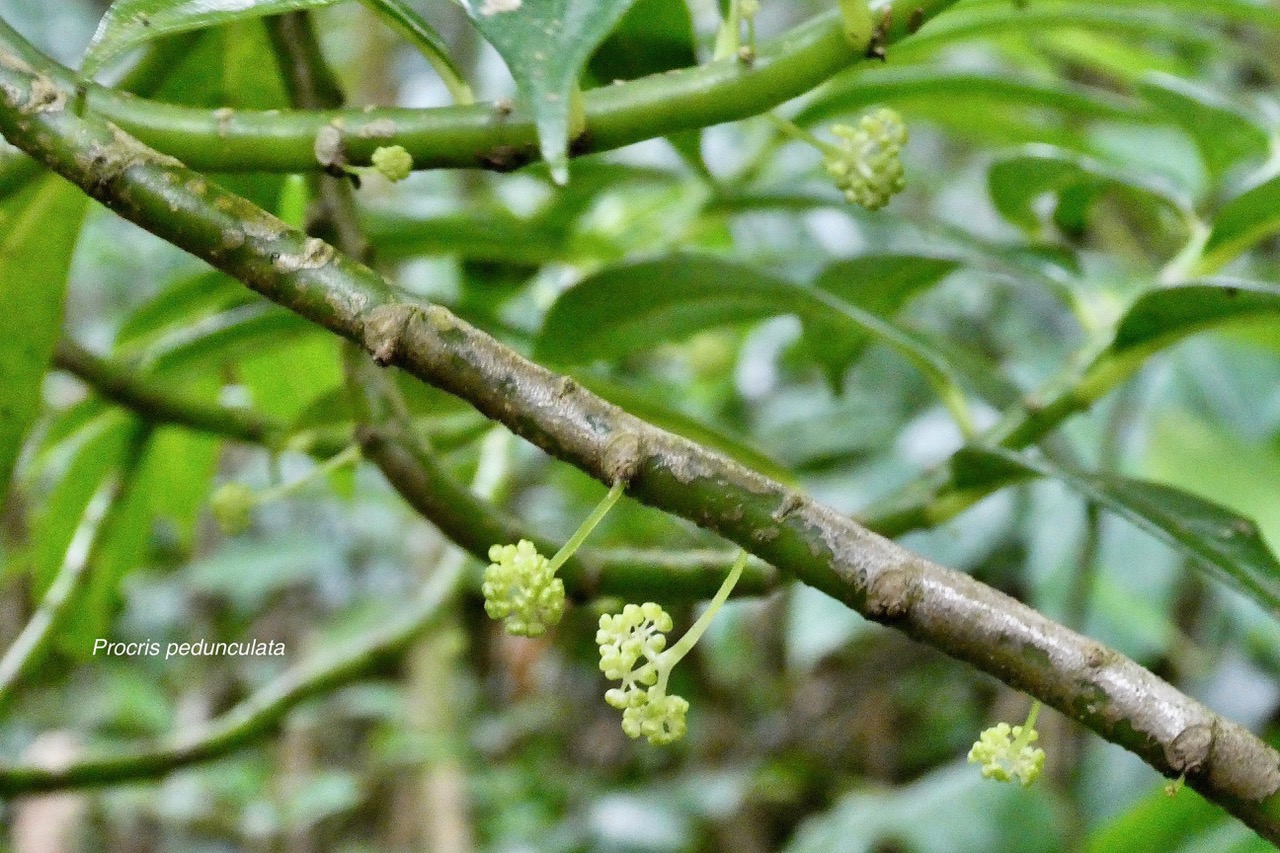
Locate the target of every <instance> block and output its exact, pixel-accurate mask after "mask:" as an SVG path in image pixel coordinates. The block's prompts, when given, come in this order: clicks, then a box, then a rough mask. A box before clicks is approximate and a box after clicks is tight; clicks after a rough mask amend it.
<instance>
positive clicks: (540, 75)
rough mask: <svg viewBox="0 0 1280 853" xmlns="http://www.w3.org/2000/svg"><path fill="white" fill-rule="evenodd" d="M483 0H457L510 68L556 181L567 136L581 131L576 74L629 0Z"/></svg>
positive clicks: (562, 172)
mask: <svg viewBox="0 0 1280 853" xmlns="http://www.w3.org/2000/svg"><path fill="white" fill-rule="evenodd" d="M485 2H488V0H463V5H464V6H465V7H466V8H467V11H468V13H469V14H470V15H471V20H472V21H474V22H475V25H476V28H477V29H479V30H480V32H481V33H482V34H483V35H484V37H485V38H486V39H487V40H488V41H489V43H490V44H492V45H493V46H494V48H495V49H496V50H497V51H498V53H499V54H500V55H501V56H502V58H503V59H504V60H505V61H506V63H507V67H508V68H509V69H510V70H511V76H512V77H513V78H515V81H516V86H517V88H518V89H519V94H520V101H521V103H522V104H523V105H524V107H525V108H526V109H528V110H529V112H531V113H532V114H533V118H534V123H535V124H536V125H537V127H538V144H539V147H540V148H541V150H542V158H543V159H544V160H546V161H547V164H548V165H549V166H550V167H551V174H552V176H553V177H554V178H555V180H556V182H557V183H564V182H565V181H567V180H568V176H569V156H568V155H569V138H570V136H576V135H577V134H578V133H580V132H581V131H582V129H583V128H582V127H579V126H576V125H577V123H578V122H579V121H580V115H581V109H582V107H581V103H580V98H581V94H580V90H579V88H578V76H579V75H580V74H581V73H582V70H583V68H584V67H585V66H586V64H587V61H588V60H589V59H590V58H591V54H592V53H594V52H595V49H596V47H598V46H599V45H600V43H601V42H603V41H604V40H605V38H606V37H607V36H608V35H609V33H611V32H612V31H613V28H614V26H616V25H617V23H618V21H620V20H621V19H622V16H623V15H624V14H626V12H627V9H628V8H630V6H631V3H632V0H525V2H524V3H523V5H520V6H519V7H518V8H516V9H513V10H511V11H500V12H490V13H488V14H486V11H488V10H487V9H486V7H485V5H483V4H484V3H485Z"/></svg>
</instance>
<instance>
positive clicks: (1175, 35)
mask: <svg viewBox="0 0 1280 853" xmlns="http://www.w3.org/2000/svg"><path fill="white" fill-rule="evenodd" d="M1197 11H1199V10H1197ZM1205 22H1206V19H1205V18H1203V17H1201V16H1191V15H1186V16H1179V15H1170V14H1152V10H1150V9H1133V10H1129V9H1115V8H1111V4H1101V3H1061V2H1053V0H1038V1H1037V2H1034V3H1028V4H1027V5H1026V6H1024V7H1021V8H1011V7H1010V5H1009V4H1007V3H991V4H985V5H984V4H974V5H973V6H969V7H964V8H960V9H956V10H954V11H952V12H949V13H948V14H946V15H940V16H938V17H937V18H936V19H935V20H932V21H930V22H929V24H928V26H926V27H925V28H924V29H923V30H921V32H920V33H918V34H917V35H915V36H912V37H911V38H910V39H907V40H906V41H904V42H903V43H902V44H900V45H895V46H894V48H893V49H892V50H891V51H890V52H889V58H890V59H891V60H895V61H899V60H900V61H915V60H917V59H921V58H923V57H925V56H928V55H930V54H932V53H933V52H934V51H936V50H938V49H939V48H943V47H946V46H948V45H952V44H955V43H956V42H959V41H965V40H969V39H976V38H990V37H1006V38H1010V39H1026V38H1028V37H1031V38H1043V37H1044V36H1045V35H1046V34H1053V35H1055V36H1056V35H1059V34H1062V32H1063V31H1066V32H1067V33H1070V32H1071V31H1081V30H1083V31H1097V32H1102V33H1107V34H1109V35H1116V36H1121V37H1125V38H1126V39H1130V40H1132V41H1134V42H1139V43H1141V42H1143V41H1146V40H1148V39H1158V40H1162V41H1166V42H1170V43H1172V44H1176V45H1188V46H1192V47H1198V48H1204V49H1209V48H1213V47H1215V46H1217V47H1220V48H1221V47H1223V46H1222V45H1220V44H1215V42H1216V41H1217V36H1218V35H1219V34H1218V33H1217V32H1216V31H1215V30H1214V29H1213V28H1212V27H1207V26H1203V25H1202V26H1197V24H1203V23H1205ZM1045 44H1046V47H1048V46H1052V45H1053V44H1054V39H1052V38H1051V39H1047V40H1046V42H1045Z"/></svg>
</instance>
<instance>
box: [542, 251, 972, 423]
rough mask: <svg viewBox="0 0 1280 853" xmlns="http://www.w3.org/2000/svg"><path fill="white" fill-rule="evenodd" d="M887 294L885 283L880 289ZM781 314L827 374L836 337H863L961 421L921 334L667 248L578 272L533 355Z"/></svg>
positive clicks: (955, 380) (562, 356)
mask: <svg viewBox="0 0 1280 853" xmlns="http://www.w3.org/2000/svg"><path fill="white" fill-rule="evenodd" d="M882 257H884V256H869V259H868V260H867V261H866V262H865V264H864V265H860V266H862V267H863V271H864V272H865V271H866V270H867V269H874V268H875V265H876V263H877V260H876V259H878V258H882ZM890 257H895V256H890ZM934 260H935V259H929V262H930V263H932V262H933V261H934ZM898 262H899V263H900V259H898ZM908 266H910V265H905V266H903V269H904V270H905V269H907V267H908ZM921 270H927V271H931V272H937V271H938V268H937V267H925V266H922V267H921V268H920V269H918V270H916V271H915V272H916V274H920V271H921ZM922 277H923V278H925V279H927V277H928V276H927V275H925V276H922ZM908 278H910V276H908ZM934 280H936V279H934ZM851 281H852V279H849V278H847V277H845V278H844V279H842V282H843V284H839V285H837V287H838V289H843V288H844V287H850V288H852V287H854V285H853V284H850V282H851ZM920 286H923V285H920ZM901 289H903V290H910V287H906V286H903V287H902V288H901ZM891 292H892V288H890V289H889V291H886V293H891ZM886 298H887V299H889V301H890V302H892V301H893V300H892V298H891V297H888V296H886ZM786 314H791V315H795V316H797V317H799V318H800V320H801V322H802V323H803V324H804V326H805V329H806V333H807V334H808V335H810V336H811V337H812V338H813V342H812V343H811V344H810V351H811V352H817V353H819V354H820V358H819V361H820V362H821V363H823V365H824V367H825V368H826V369H827V371H828V375H833V370H832V368H833V366H835V365H836V364H837V360H838V359H842V358H847V357H848V355H849V349H848V347H846V346H845V344H844V341H845V339H847V338H850V337H853V338H856V339H858V340H865V339H866V336H867V335H870V336H871V337H873V338H875V339H876V340H877V341H879V342H881V343H884V344H887V345H889V346H890V347H892V348H893V349H895V350H896V351H898V352H899V353H900V354H901V355H903V356H904V357H905V358H907V359H908V360H909V361H910V362H911V363H912V364H913V365H914V366H915V367H916V368H917V369H918V370H920V371H921V373H922V374H923V375H924V376H925V378H926V379H927V380H928V381H929V383H930V384H931V385H933V386H934V388H935V390H936V391H937V392H938V394H939V396H940V397H941V399H942V400H943V402H944V403H946V404H947V406H948V407H949V408H951V410H952V411H953V412H954V413H955V414H956V415H957V417H958V418H960V419H961V420H962V422H963V421H964V420H966V419H967V415H965V414H964V409H965V404H964V402H963V393H962V392H961V391H960V381H959V380H960V377H959V375H958V374H957V373H956V371H955V369H954V367H953V366H952V364H951V362H950V360H949V359H948V358H947V356H946V355H944V354H943V353H942V352H940V351H939V350H938V349H937V348H936V347H934V346H932V344H931V342H930V341H929V340H928V339H926V338H925V337H924V336H923V335H920V334H919V333H917V332H914V331H912V330H910V329H907V328H904V327H902V326H899V325H897V324H895V323H894V322H892V321H891V320H889V319H887V318H885V317H882V316H879V315H877V314H876V313H874V312H873V311H869V310H867V309H865V308H862V307H860V306H858V305H855V304H851V303H849V302H847V301H845V300H843V299H841V298H839V297H838V296H837V295H835V294H834V293H831V292H828V291H826V290H822V289H819V288H815V287H804V286H801V285H799V284H796V283H794V282H790V281H787V280H785V279H783V278H779V277H776V276H774V275H771V274H769V273H767V272H764V271H762V270H759V269H757V268H755V267H752V266H747V265H744V264H738V263H733V262H731V261H726V260H722V259H720V258H716V257H713V256H706V255H687V254H675V255H669V256H666V257H663V258H659V259H656V260H647V261H639V262H634V263H626V264H619V265H616V266H611V267H606V268H605V269H603V270H601V271H599V272H597V273H595V274H594V275H591V276H588V277H587V278H586V279H584V280H583V281H581V282H579V283H578V284H577V285H576V286H574V287H572V288H570V289H569V290H567V291H566V292H565V293H563V294H562V295H561V296H560V298H559V299H558V300H556V303H555V304H554V305H553V306H552V308H551V311H550V312H548V314H547V317H546V320H545V322H544V324H543V328H542V331H541V333H540V334H539V337H538V340H537V342H536V344H535V355H536V356H538V357H540V358H542V359H545V360H548V361H554V362H559V363H561V364H582V363H586V362H590V361H594V360H599V359H615V358H618V357H620V356H623V355H626V354H627V353H630V352H634V351H637V350H643V349H649V348H651V347H653V346H655V345H657V344H660V343H663V342H671V341H679V340H683V339H684V338H687V337H689V336H690V335H692V334H693V333H695V332H698V331H702V330H703V329H708V328H713V327H717V326H723V325H728V324H733V323H742V322H747V321H751V320H760V319H764V318H766V317H775V316H779V315H786ZM828 350H831V351H833V352H834V353H835V356H834V357H833V356H831V355H829V354H828Z"/></svg>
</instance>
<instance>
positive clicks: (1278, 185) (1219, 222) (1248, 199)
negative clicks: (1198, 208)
mask: <svg viewBox="0 0 1280 853" xmlns="http://www.w3.org/2000/svg"><path fill="white" fill-rule="evenodd" d="M1277 231H1280V177H1274V178H1271V179H1270V180H1267V181H1263V182H1262V183H1260V184H1258V185H1256V186H1254V187H1251V188H1250V189H1248V190H1245V191H1244V192H1243V193H1241V194H1240V195H1238V196H1236V197H1235V198H1233V199H1231V200H1230V201H1228V202H1227V203H1226V204H1224V205H1223V206H1222V209H1221V210H1219V211H1218V215H1217V216H1215V217H1214V219H1213V230H1212V231H1211V232H1210V234H1209V241H1208V242H1207V243H1206V244H1205V247H1204V256H1203V257H1202V258H1201V260H1200V263H1199V264H1197V266H1196V269H1197V270H1198V271H1200V272H1202V273H1211V272H1214V271H1216V270H1218V269H1220V268H1221V267H1222V266H1223V265H1224V264H1226V263H1227V262H1228V261H1230V260H1231V259H1232V258H1235V257H1236V256H1238V255H1239V254H1241V253H1242V252H1244V251H1246V250H1248V249H1249V248H1251V247H1252V246H1254V245H1255V244H1257V243H1258V242H1259V241H1260V240H1263V239H1265V238H1266V237H1269V236H1271V235H1272V234H1275V233H1276V232H1277Z"/></svg>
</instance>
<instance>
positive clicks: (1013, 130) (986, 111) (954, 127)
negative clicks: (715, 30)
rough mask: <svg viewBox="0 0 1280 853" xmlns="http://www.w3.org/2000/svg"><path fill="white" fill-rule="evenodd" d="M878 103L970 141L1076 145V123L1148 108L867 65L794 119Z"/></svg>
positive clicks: (1053, 88)
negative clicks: (943, 128)
mask: <svg viewBox="0 0 1280 853" xmlns="http://www.w3.org/2000/svg"><path fill="white" fill-rule="evenodd" d="M876 104H885V105H888V106H892V107H893V108H894V109H896V110H898V111H899V112H902V113H903V114H904V115H906V116H907V118H908V120H911V119H914V118H916V117H919V118H923V119H925V120H927V121H930V122H934V123H937V124H940V125H942V126H944V127H946V128H947V130H948V132H950V133H952V134H955V135H959V136H964V137H967V138H973V139H978V140H982V141H989V142H997V143H1000V144H1005V145H1011V144H1021V143H1029V142H1052V143H1054V144H1058V145H1063V146H1067V147H1072V148H1075V147H1078V146H1080V145H1081V144H1082V143H1083V135H1082V134H1081V132H1080V130H1079V128H1078V125H1079V123H1080V122H1079V119H1113V120H1123V121H1140V120H1144V119H1148V118H1150V117H1151V115H1152V113H1153V111H1152V110H1151V109H1150V108H1148V107H1146V105H1145V104H1143V103H1142V102H1141V101H1138V100H1136V99H1131V98H1124V97H1120V96H1118V95H1115V94H1113V93H1111V92H1107V91H1103V90H1099V89H1091V88H1088V87H1085V86H1079V85H1073V84H1068V83H1065V82H1063V81H1061V80H1054V81H1051V82H1050V81H1038V80H1033V79H1019V78H1016V77H1013V76H1010V75H1008V74H1002V75H996V74H989V73H976V72H969V71H952V70H947V69H938V68H911V67H909V68H895V67H888V68H872V69H865V70H864V69H861V68H860V69H859V70H858V73H856V74H846V75H842V76H841V77H839V78H837V79H836V80H835V81H833V82H832V84H831V85H829V86H826V87H823V88H822V89H820V90H819V94H818V96H817V97H816V98H815V99H814V100H812V101H811V102H810V103H809V104H808V105H807V106H805V108H804V109H803V110H801V111H800V112H799V113H798V114H797V115H796V116H795V118H794V120H795V121H796V123H798V124H800V125H802V126H809V125H812V124H815V123H818V122H822V121H828V120H831V119H836V118H841V117H846V116H851V115H855V114H857V113H858V112H860V111H861V110H864V109H867V108H868V107H871V106H874V105H876Z"/></svg>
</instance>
